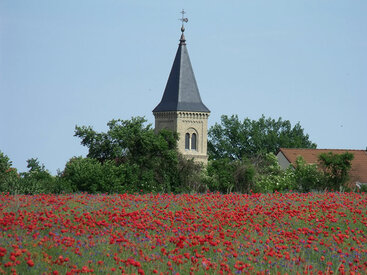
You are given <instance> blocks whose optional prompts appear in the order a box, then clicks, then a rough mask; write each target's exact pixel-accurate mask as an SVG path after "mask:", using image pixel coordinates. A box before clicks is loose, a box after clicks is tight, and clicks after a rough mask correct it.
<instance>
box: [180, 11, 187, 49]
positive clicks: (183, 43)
mask: <svg viewBox="0 0 367 275" xmlns="http://www.w3.org/2000/svg"><path fill="white" fill-rule="evenodd" d="M185 13H186V12H185V10H184V9H182V11H181V14H182V18H180V19H179V20H181V22H182V26H181V32H182V34H181V38H180V44H181V45H185V44H186V43H185V42H186V39H185V36H184V34H183V33H184V31H185V26H184V23H187V22H188V21H189V19H188V18H187V17H185Z"/></svg>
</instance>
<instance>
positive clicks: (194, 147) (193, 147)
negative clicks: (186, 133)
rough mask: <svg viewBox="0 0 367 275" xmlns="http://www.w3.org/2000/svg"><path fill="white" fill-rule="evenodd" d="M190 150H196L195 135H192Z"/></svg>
mask: <svg viewBox="0 0 367 275" xmlns="http://www.w3.org/2000/svg"><path fill="white" fill-rule="evenodd" d="M191 150H196V134H195V133H193V134H192V136H191Z"/></svg>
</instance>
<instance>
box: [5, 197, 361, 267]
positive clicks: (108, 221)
mask: <svg viewBox="0 0 367 275" xmlns="http://www.w3.org/2000/svg"><path fill="white" fill-rule="evenodd" d="M278 272H279V273H280V274H285V273H288V274H296V273H297V272H299V273H300V274H366V272H367V195H366V194H365V193H361V194H357V193H335V192H334V193H309V194H298V193H287V194H280V193H276V194H252V195H241V194H229V195H221V194H216V193H208V194H182V195H172V194H157V195H156V194H144V195H139V194H136V195H128V194H123V195H101V194H100V195H88V194H72V195H34V196H26V195H18V196H9V195H1V196H0V274H12V273H13V274H78V273H89V274H122V273H123V274H124V273H125V274H126V273H128V274H132V273H135V274H154V273H157V274H160V273H163V274H190V273H192V274H206V273H207V274H241V273H243V274H256V273H259V274H269V273H270V274H277V273H278Z"/></svg>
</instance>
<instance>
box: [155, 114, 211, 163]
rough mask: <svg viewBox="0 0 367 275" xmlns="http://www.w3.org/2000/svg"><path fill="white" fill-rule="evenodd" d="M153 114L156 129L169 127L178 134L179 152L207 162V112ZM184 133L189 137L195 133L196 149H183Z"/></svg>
mask: <svg viewBox="0 0 367 275" xmlns="http://www.w3.org/2000/svg"><path fill="white" fill-rule="evenodd" d="M154 116H155V130H156V131H159V130H161V129H170V130H172V131H176V132H177V133H178V134H179V140H178V150H179V152H180V153H182V154H183V155H184V156H185V157H187V158H188V159H191V158H193V159H194V160H195V161H200V162H202V163H204V164H206V163H207V162H208V155H207V142H208V117H209V113H204V112H184V111H177V112H158V113H154ZM186 133H188V134H189V135H190V137H192V134H193V133H195V134H196V136H197V143H196V144H197V146H196V150H192V149H188V150H187V149H185V135H186ZM190 141H191V139H190ZM190 148H191V144H190Z"/></svg>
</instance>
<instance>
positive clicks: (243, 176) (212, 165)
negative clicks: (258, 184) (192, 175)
mask: <svg viewBox="0 0 367 275" xmlns="http://www.w3.org/2000/svg"><path fill="white" fill-rule="evenodd" d="M207 174H208V177H207V178H205V183H206V184H207V186H208V187H209V189H210V191H219V192H222V193H229V192H232V191H234V192H242V193H248V192H250V190H252V189H253V188H254V183H255V174H256V170H255V168H254V166H253V165H252V164H251V163H250V162H249V161H248V160H236V161H233V160H230V159H228V158H223V159H218V160H211V161H209V163H208V166H207Z"/></svg>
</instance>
